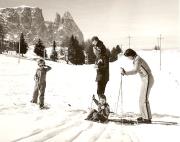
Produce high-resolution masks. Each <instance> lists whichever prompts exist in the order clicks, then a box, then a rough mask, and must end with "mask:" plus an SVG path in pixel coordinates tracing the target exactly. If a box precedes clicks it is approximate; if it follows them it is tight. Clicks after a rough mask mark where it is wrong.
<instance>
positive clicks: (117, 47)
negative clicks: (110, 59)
mask: <svg viewBox="0 0 180 142" xmlns="http://www.w3.org/2000/svg"><path fill="white" fill-rule="evenodd" d="M116 51H117V54H119V53H122V49H121V47H120V46H119V45H117V46H116Z"/></svg>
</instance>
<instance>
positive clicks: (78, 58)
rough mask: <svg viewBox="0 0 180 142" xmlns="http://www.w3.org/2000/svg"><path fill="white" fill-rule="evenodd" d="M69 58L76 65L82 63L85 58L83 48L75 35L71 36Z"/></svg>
mask: <svg viewBox="0 0 180 142" xmlns="http://www.w3.org/2000/svg"><path fill="white" fill-rule="evenodd" d="M68 60H69V61H70V62H71V63H72V64H75V65H82V64H84V60H85V56H84V52H83V48H82V46H81V45H79V42H78V40H77V39H76V37H74V36H73V35H72V36H71V38H70V42H69V46H68Z"/></svg>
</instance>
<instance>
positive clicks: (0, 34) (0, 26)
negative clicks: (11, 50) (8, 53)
mask: <svg viewBox="0 0 180 142" xmlns="http://www.w3.org/2000/svg"><path fill="white" fill-rule="evenodd" d="M6 33H7V28H6V27H5V24H4V20H3V18H2V16H1V15H0V53H1V52H2V51H4V50H5V48H4V38H5V35H6Z"/></svg>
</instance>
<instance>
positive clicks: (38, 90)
mask: <svg viewBox="0 0 180 142" xmlns="http://www.w3.org/2000/svg"><path fill="white" fill-rule="evenodd" d="M45 89H46V82H44V83H41V84H40V85H38V83H36V85H35V87H34V93H33V99H32V102H33V103H37V99H38V96H39V105H40V106H44V93H45Z"/></svg>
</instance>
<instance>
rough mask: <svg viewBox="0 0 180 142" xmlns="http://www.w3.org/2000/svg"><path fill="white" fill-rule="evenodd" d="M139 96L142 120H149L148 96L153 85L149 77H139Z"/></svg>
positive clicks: (152, 79)
mask: <svg viewBox="0 0 180 142" xmlns="http://www.w3.org/2000/svg"><path fill="white" fill-rule="evenodd" d="M141 80H142V85H141V94H140V97H139V108H140V113H141V116H142V118H144V119H151V118H152V115H151V109H150V104H149V94H150V91H151V88H152V86H153V84H154V78H153V76H151V75H147V76H144V77H141Z"/></svg>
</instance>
